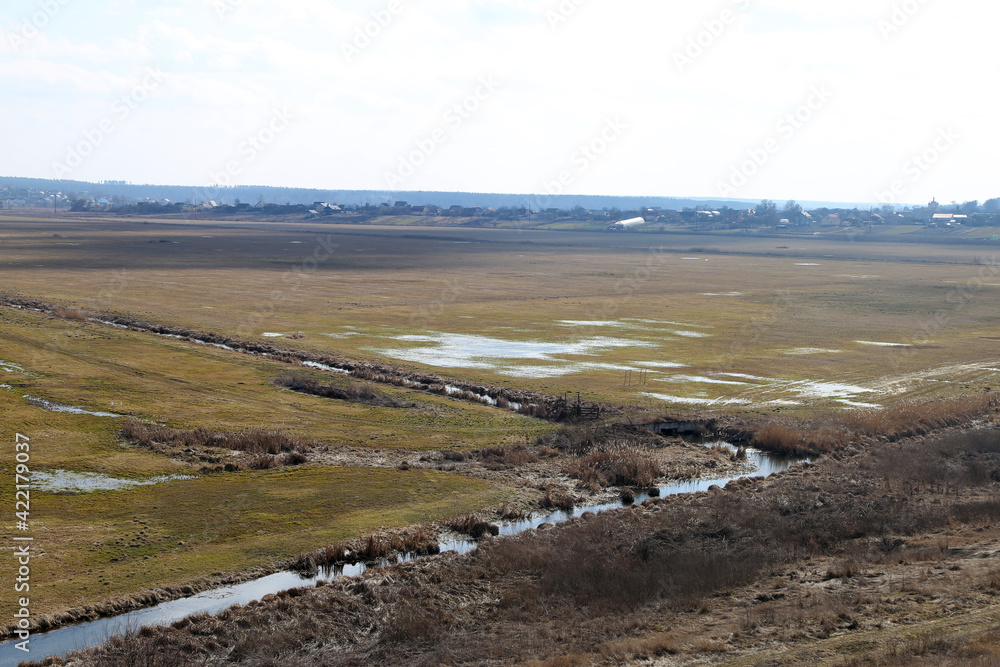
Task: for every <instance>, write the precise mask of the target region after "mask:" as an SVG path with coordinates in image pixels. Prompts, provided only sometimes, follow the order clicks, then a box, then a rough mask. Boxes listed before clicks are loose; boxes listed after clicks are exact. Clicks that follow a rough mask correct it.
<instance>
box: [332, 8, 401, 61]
mask: <svg viewBox="0 0 1000 667" xmlns="http://www.w3.org/2000/svg"><path fill="white" fill-rule="evenodd" d="M402 11H403V3H402V2H400V0H389V2H388V3H386V6H385V9H379V10H376V11H374V12H372V14H371V16H370V18H369V19H368V21H366V22H365V23H364V25H359V26H355V28H354V39H352V40H351V41H350V42H341V43H340V52H341V53H342V54H343V55H344V60H346V61H347V62H348V64H350V63H351V61H353V60H354V59H355V58H356V57H358V56H360V55H361V53H362V52H363V51H364V50H365V49H367V48H368V47H369V46H371V45H372V43H374V41H375V40H376V39H378V38H379V37H381V36H382V33H383V32H385V31H386V30H387V29H388V28H389V26H390V25H392V22H393V21H394V20H395V19H396V17H397V16H399V15H400V14H401V13H402Z"/></svg>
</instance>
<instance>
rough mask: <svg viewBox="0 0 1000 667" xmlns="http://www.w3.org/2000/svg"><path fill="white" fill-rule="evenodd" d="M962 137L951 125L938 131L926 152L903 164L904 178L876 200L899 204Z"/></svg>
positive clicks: (878, 192) (879, 193)
mask: <svg viewBox="0 0 1000 667" xmlns="http://www.w3.org/2000/svg"><path fill="white" fill-rule="evenodd" d="M961 138H962V136H961V135H960V134H959V133H958V132H956V131H955V129H954V128H953V127H951V126H950V125H949V126H948V127H942V128H940V129H938V131H937V135H936V136H935V137H934V140H933V141H932V142H931V143H930V145H928V146H927V147H926V148H924V150H922V151H920V152H919V153H915V154H914V155H912V156H911V157H910V158H909V159H908V160H906V162H904V163H903V168H902V177H901V178H897V179H896V180H894V181H893V182H892V183H891V184H890V185H889V188H888V189H886V190H879V191H877V192H876V193H875V198H876V199H878V201H880V202H881V203H883V204H896V203H899V200H900V197H902V196H903V195H904V194H905V193H906V191H907V189H908V187H909V186H910V185H913V184H914V183H916V182H918V181H919V180H920V179H921V178H923V176H924V174H926V173H927V172H928V171H930V170H931V168H933V167H934V165H936V164H937V163H938V161H939V160H940V159H941V158H942V157H943V156H944V155H945V154H946V153H948V151H950V150H951V149H952V148H954V146H955V144H956V143H958V141H959V139H961Z"/></svg>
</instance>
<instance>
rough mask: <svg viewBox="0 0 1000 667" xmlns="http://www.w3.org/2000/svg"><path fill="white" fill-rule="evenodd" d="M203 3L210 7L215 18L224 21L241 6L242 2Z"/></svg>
mask: <svg viewBox="0 0 1000 667" xmlns="http://www.w3.org/2000/svg"><path fill="white" fill-rule="evenodd" d="M205 2H207V3H208V4H210V5H212V8H213V9H214V10H215V14H216V16H218V17H219V19H220V20H225V19H226V18H227V17H228V16H229V15H230V14H231V13H233V12H234V11H236V10H237V9H239V8H240V6H242V5H243V2H244V0H205Z"/></svg>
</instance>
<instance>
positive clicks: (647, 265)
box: [587, 246, 670, 322]
mask: <svg viewBox="0 0 1000 667" xmlns="http://www.w3.org/2000/svg"><path fill="white" fill-rule="evenodd" d="M648 250H649V254H648V255H646V260H645V261H644V262H641V263H639V265H638V266H635V267H634V268H632V269H631V271H629V274H628V275H627V276H626V277H625V278H622V279H621V280H618V281H617V282H615V285H614V288H613V290H612V294H611V295H610V296H609V297H608V298H606V299H605V300H604V301H603V302H601V306H600V308H598V309H597V310H593V311H590V312H588V313H587V319H588V320H593V321H596V322H601V321H604V320H607V319H609V318H611V317H614V316H615V315H617V314H618V311H619V310H621V308H622V307H623V306H625V305H626V304H628V303H629V302H630V301H631V300H632V299H634V298H635V295H636V292H638V291H639V290H640V289H641V288H642V287H643V285H645V284H647V283H649V282H650V281H651V280H652V279H653V276H654V275H655V274H656V273H657V272H658V271H660V270H662V269H663V267H664V266H666V264H667V262H668V261H669V257H670V251H669V249H668V248H666V247H664V246H660V247H658V248H653V247H650V248H649V249H648Z"/></svg>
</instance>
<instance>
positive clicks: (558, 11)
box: [545, 0, 587, 31]
mask: <svg viewBox="0 0 1000 667" xmlns="http://www.w3.org/2000/svg"><path fill="white" fill-rule="evenodd" d="M585 4H587V0H559V2H558V4H556V5H555V6H554V7H549V8H548V9H546V10H545V20H547V21H548V22H549V28H551V29H552V30H553V31H555V30H558V29H559V26H561V25H562V24H563V23H566V22H568V21H569V20H570V19H571V18H573V16H575V15H576V13H577V11H579V10H580V8H581V7H583V6H584V5H585Z"/></svg>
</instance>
